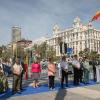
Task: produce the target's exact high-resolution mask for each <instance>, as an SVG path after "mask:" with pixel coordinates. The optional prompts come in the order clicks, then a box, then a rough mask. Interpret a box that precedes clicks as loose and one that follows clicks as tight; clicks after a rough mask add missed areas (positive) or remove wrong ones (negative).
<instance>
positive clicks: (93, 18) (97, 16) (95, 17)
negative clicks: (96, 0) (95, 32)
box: [91, 11, 100, 21]
mask: <svg viewBox="0 0 100 100" xmlns="http://www.w3.org/2000/svg"><path fill="white" fill-rule="evenodd" d="M99 17H100V11H97V12H96V14H95V16H93V17H92V20H91V21H95V20H97V19H98V18H99Z"/></svg>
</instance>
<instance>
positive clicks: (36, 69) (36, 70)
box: [31, 59, 41, 88]
mask: <svg viewBox="0 0 100 100" xmlns="http://www.w3.org/2000/svg"><path fill="white" fill-rule="evenodd" d="M31 72H32V76H33V79H34V81H33V84H32V86H33V87H34V88H36V87H38V86H39V82H38V80H39V78H40V72H41V67H40V63H39V62H38V60H37V59H35V60H34V61H33V63H32V65H31Z"/></svg>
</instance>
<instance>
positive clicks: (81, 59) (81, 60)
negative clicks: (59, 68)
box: [79, 58, 83, 83]
mask: <svg viewBox="0 0 100 100" xmlns="http://www.w3.org/2000/svg"><path fill="white" fill-rule="evenodd" d="M79 63H80V74H79V79H80V82H81V83H82V82H83V58H79Z"/></svg>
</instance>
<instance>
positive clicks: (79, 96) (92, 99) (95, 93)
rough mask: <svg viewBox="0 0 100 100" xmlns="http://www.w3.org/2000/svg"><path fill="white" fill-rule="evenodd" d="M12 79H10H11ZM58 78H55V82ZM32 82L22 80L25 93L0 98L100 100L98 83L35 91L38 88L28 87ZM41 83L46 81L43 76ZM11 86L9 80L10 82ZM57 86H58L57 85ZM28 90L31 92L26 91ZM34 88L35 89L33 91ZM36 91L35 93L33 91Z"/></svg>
mask: <svg viewBox="0 0 100 100" xmlns="http://www.w3.org/2000/svg"><path fill="white" fill-rule="evenodd" d="M11 80H12V79H10V81H11ZM57 81H58V79H56V82H57ZM31 82H32V79H29V80H28V81H25V80H24V81H23V84H24V85H27V86H28V87H27V88H26V90H25V92H26V94H25V95H23V93H24V92H23V93H22V94H19V95H14V96H13V95H10V96H9V97H7V98H4V99H1V98H0V100H21V99H23V100H100V84H92V85H88V86H79V87H72V85H71V87H69V88H68V89H63V90H60V89H58V88H57V89H56V90H55V91H48V86H46V87H45V88H44V87H42V88H43V89H44V90H46V91H44V92H37V91H39V89H33V88H32V87H30V83H31ZM40 82H41V84H45V83H47V79H46V78H45V79H44V80H41V81H40ZM10 86H11V82H10ZM58 87H59V86H58ZM27 89H29V90H28V91H30V92H32V91H33V92H32V93H27ZM34 90H35V91H34ZM34 92H36V93H34Z"/></svg>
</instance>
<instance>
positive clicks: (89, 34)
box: [47, 17, 100, 56]
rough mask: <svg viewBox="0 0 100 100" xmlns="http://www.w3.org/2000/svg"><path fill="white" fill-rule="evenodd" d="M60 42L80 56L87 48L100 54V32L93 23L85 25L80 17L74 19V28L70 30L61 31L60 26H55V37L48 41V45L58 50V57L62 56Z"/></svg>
mask: <svg viewBox="0 0 100 100" xmlns="http://www.w3.org/2000/svg"><path fill="white" fill-rule="evenodd" d="M58 37H60V38H58ZM59 39H61V40H59ZM58 41H63V42H65V43H67V46H68V48H72V49H73V54H78V53H79V52H80V51H83V50H84V49H85V48H89V49H90V51H92V50H93V51H97V52H98V53H100V30H97V29H95V28H94V27H93V26H92V23H91V22H89V23H88V25H83V24H82V22H81V20H80V18H79V17H76V18H75V19H74V22H73V26H72V27H71V28H69V29H65V30H61V29H60V28H59V26H58V25H55V26H54V28H53V36H52V37H51V38H49V39H47V43H48V44H49V45H52V46H53V47H54V48H55V49H56V55H57V56H60V46H59V43H58Z"/></svg>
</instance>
